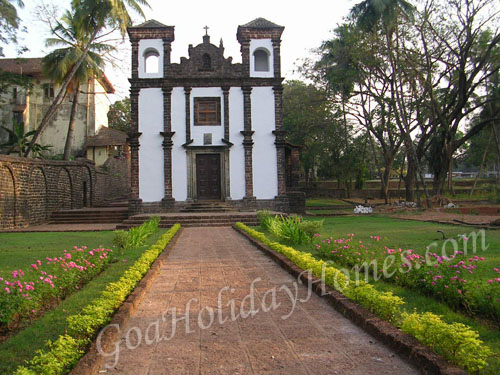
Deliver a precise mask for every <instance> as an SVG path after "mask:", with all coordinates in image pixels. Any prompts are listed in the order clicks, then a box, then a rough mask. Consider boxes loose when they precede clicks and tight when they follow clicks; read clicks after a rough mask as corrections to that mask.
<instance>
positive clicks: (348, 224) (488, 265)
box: [301, 216, 500, 280]
mask: <svg viewBox="0 0 500 375" xmlns="http://www.w3.org/2000/svg"><path fill="white" fill-rule="evenodd" d="M308 219H309V218H308ZM310 220H324V223H323V231H322V236H325V237H330V236H331V237H333V238H334V239H335V238H341V237H345V236H346V235H347V234H348V233H354V235H355V236H354V239H355V240H361V241H363V242H364V243H367V244H374V243H375V242H374V241H373V240H371V239H370V236H371V235H372V236H375V235H376V236H380V237H382V240H381V241H380V242H378V243H377V247H381V246H387V247H389V248H393V249H394V248H395V249H398V248H402V249H403V250H406V249H413V250H414V251H415V252H417V253H419V254H421V255H424V254H425V251H426V247H427V246H429V245H431V244H433V243H435V244H436V245H433V248H432V249H433V251H434V252H437V253H438V254H441V251H442V247H443V244H444V242H445V241H444V240H442V235H441V234H440V233H438V232H437V230H442V231H443V232H444V233H445V235H446V238H454V239H458V237H457V235H459V234H467V235H468V234H470V233H471V232H472V231H474V228H471V227H463V226H458V225H446V224H436V223H426V222H422V221H412V220H398V219H393V218H388V217H377V216H347V217H331V218H316V217H311V218H310ZM485 238H486V244H487V245H489V247H488V249H487V250H486V251H481V247H480V246H477V255H479V256H483V257H485V258H486V260H485V261H484V262H480V263H479V264H478V267H477V269H476V270H475V272H474V274H472V275H470V279H471V280H475V279H483V280H488V279H489V278H493V277H497V276H495V275H494V272H493V271H492V270H493V268H494V267H499V268H500V230H486V231H485ZM470 242H472V241H470ZM478 242H480V241H478ZM459 246H462V242H461V241H459ZM468 249H469V251H471V250H472V244H469V247H468ZM301 250H309V248H308V247H307V246H302V247H301ZM459 250H462V248H461V247H460V248H459ZM446 251H447V252H448V254H450V253H451V252H452V245H451V244H450V243H449V242H448V243H447V245H446Z"/></svg>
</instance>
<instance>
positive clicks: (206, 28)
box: [204, 26, 209, 35]
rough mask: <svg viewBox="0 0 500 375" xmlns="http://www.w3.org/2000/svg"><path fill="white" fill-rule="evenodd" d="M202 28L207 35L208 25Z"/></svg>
mask: <svg viewBox="0 0 500 375" xmlns="http://www.w3.org/2000/svg"><path fill="white" fill-rule="evenodd" d="M204 29H205V35H208V29H209V27H208V26H205V27H204Z"/></svg>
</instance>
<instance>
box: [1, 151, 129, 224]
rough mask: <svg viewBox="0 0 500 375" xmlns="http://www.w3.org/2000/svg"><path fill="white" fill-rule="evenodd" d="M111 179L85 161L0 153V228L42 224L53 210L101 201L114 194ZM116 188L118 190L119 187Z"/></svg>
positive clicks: (86, 205) (83, 205) (80, 206)
mask: <svg viewBox="0 0 500 375" xmlns="http://www.w3.org/2000/svg"><path fill="white" fill-rule="evenodd" d="M124 163H125V161H124ZM114 181H118V180H116V179H115V180H114V179H113V176H110V173H97V172H96V169H95V166H94V163H93V162H92V161H89V160H77V161H54V160H37V159H28V158H20V157H14V156H6V155H0V229H12V228H22V227H26V226H28V225H37V224H43V223H46V222H48V220H49V218H50V215H51V213H52V212H53V211H55V210H60V209H77V208H83V207H92V206H94V205H96V204H99V203H102V202H103V201H104V200H105V199H111V198H113V197H114V196H113V194H114V191H115V189H112V188H110V187H111V186H112V185H111V184H113V183H114ZM97 189H99V190H97ZM116 191H119V192H120V194H121V193H122V189H121V188H120V189H116ZM115 197H118V196H115Z"/></svg>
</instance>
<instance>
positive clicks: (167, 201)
mask: <svg viewBox="0 0 500 375" xmlns="http://www.w3.org/2000/svg"><path fill="white" fill-rule="evenodd" d="M162 90H163V132H161V133H160V134H161V135H162V136H163V143H162V146H163V176H164V182H163V186H164V194H163V199H162V206H163V207H164V208H167V209H168V208H172V207H173V206H174V203H175V199H174V198H173V197H172V146H173V142H172V137H173V135H174V134H175V132H172V118H171V106H172V101H171V96H172V87H170V86H164V87H163V88H162Z"/></svg>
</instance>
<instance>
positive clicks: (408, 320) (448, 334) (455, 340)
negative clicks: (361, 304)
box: [401, 312, 491, 371]
mask: <svg viewBox="0 0 500 375" xmlns="http://www.w3.org/2000/svg"><path fill="white" fill-rule="evenodd" d="M401 329H402V330H403V332H406V333H408V334H410V335H412V336H414V337H415V338H416V339H417V340H418V341H420V342H421V343H423V344H425V345H427V346H428V347H430V348H431V349H432V350H433V351H435V352H436V353H438V354H440V355H442V356H443V357H445V358H446V359H448V360H450V361H452V362H455V363H456V364H458V365H460V366H462V367H464V368H465V369H467V370H468V371H478V370H480V369H482V368H483V367H484V366H485V365H486V360H487V359H488V357H489V356H490V355H491V350H490V349H489V348H488V347H487V346H484V345H483V342H482V341H481V340H479V335H478V333H477V332H475V331H473V330H472V329H470V328H469V327H467V326H466V325H464V324H462V323H453V324H448V323H445V322H443V321H442V320H441V318H440V317H439V316H438V315H435V314H432V313H429V312H427V313H423V314H417V313H412V314H407V313H405V314H403V321H402V324H401Z"/></svg>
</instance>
